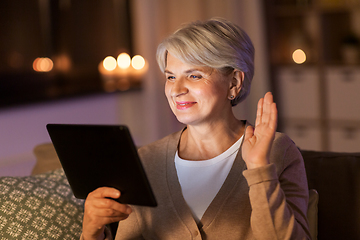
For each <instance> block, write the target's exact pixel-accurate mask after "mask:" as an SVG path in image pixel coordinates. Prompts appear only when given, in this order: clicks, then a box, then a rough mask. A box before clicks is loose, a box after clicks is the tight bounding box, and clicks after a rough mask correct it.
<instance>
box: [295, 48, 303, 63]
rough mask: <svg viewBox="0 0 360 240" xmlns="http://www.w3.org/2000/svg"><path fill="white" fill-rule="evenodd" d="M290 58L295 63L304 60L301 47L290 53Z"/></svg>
mask: <svg viewBox="0 0 360 240" xmlns="http://www.w3.org/2000/svg"><path fill="white" fill-rule="evenodd" d="M292 58H293V60H294V62H295V63H297V64H302V63H304V62H305V61H306V54H305V52H304V51H303V50H302V49H296V50H295V51H294V52H293V54H292Z"/></svg>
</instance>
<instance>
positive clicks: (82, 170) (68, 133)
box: [46, 123, 157, 207]
mask: <svg viewBox="0 0 360 240" xmlns="http://www.w3.org/2000/svg"><path fill="white" fill-rule="evenodd" d="M46 128H47V131H48V133H49V136H50V138H51V141H52V143H53V145H54V147H55V150H56V153H57V155H58V157H59V159H60V162H61V165H62V167H63V169H64V172H65V175H66V177H67V179H68V182H69V184H70V187H71V189H72V191H73V193H74V195H75V197H77V198H80V199H85V198H86V197H87V195H88V194H89V193H90V192H92V191H93V190H95V189H97V188H99V187H104V186H106V187H114V188H116V189H118V190H120V191H121V196H120V198H119V199H116V200H117V201H118V202H120V203H125V204H132V205H142V206H151V207H155V206H157V202H156V199H155V196H154V193H153V191H152V189H151V186H150V183H149V180H148V178H147V176H146V173H145V170H144V168H143V165H142V163H141V160H140V158H139V155H138V153H137V149H136V147H135V145H134V142H133V140H132V137H131V135H130V132H129V129H128V128H127V126H125V125H87V124H53V123H50V124H47V125H46Z"/></svg>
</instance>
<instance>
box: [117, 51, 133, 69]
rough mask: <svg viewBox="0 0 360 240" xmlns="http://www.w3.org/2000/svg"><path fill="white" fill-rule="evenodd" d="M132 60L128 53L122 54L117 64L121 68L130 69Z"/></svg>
mask: <svg viewBox="0 0 360 240" xmlns="http://www.w3.org/2000/svg"><path fill="white" fill-rule="evenodd" d="M130 63H131V58H130V56H129V54H127V53H121V54H120V55H119V56H118V58H117V64H118V65H119V67H120V68H122V69H126V68H128V67H130Z"/></svg>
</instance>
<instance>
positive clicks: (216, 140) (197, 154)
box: [178, 118, 245, 161]
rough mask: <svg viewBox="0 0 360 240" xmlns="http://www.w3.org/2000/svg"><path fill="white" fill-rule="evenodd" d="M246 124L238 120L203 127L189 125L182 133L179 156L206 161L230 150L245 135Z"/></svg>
mask: <svg viewBox="0 0 360 240" xmlns="http://www.w3.org/2000/svg"><path fill="white" fill-rule="evenodd" d="M244 129H245V124H244V122H243V121H240V120H237V119H236V118H234V119H232V121H230V122H229V121H228V122H226V123H225V122H217V123H212V124H207V125H202V126H192V125H188V126H187V128H186V130H185V131H184V132H183V133H182V135H181V139H180V145H179V149H178V150H179V156H180V157H181V158H183V159H187V160H194V161H196V160H206V159H211V158H213V157H216V156H218V155H220V154H221V153H223V152H224V151H226V150H227V149H228V148H230V147H231V146H232V145H233V144H234V143H235V142H236V141H237V140H239V138H240V137H241V136H242V135H243V134H244Z"/></svg>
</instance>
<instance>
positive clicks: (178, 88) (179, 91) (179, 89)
mask: <svg viewBox="0 0 360 240" xmlns="http://www.w3.org/2000/svg"><path fill="white" fill-rule="evenodd" d="M188 91H189V90H188V88H187V86H186V83H185V79H183V78H179V79H176V80H175V81H174V83H173V86H172V88H171V96H172V97H177V96H180V95H183V94H186V93H187V92H188Z"/></svg>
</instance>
